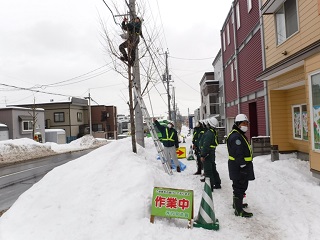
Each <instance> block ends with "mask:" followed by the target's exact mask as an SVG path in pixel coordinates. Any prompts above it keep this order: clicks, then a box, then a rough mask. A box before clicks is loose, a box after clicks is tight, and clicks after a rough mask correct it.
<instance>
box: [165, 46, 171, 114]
mask: <svg viewBox="0 0 320 240" xmlns="http://www.w3.org/2000/svg"><path fill="white" fill-rule="evenodd" d="M165 55H166V74H165V76H166V81H167V95H168V119H169V120H172V118H171V107H170V100H171V97H170V75H169V67H168V52H167V51H166V52H165Z"/></svg>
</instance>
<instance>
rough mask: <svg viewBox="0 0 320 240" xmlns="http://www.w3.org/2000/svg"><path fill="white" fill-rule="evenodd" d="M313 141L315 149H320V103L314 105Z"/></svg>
mask: <svg viewBox="0 0 320 240" xmlns="http://www.w3.org/2000/svg"><path fill="white" fill-rule="evenodd" d="M313 136H314V137H313V141H314V149H318V150H319V149H320V105H319V106H313Z"/></svg>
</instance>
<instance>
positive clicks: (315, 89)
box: [310, 72, 320, 151]
mask: <svg viewBox="0 0 320 240" xmlns="http://www.w3.org/2000/svg"><path fill="white" fill-rule="evenodd" d="M310 80H311V84H310V94H311V98H310V109H311V114H310V116H311V119H310V120H311V124H310V125H311V136H312V137H311V138H312V149H313V150H318V151H320V72H318V73H316V74H314V75H311V77H310Z"/></svg>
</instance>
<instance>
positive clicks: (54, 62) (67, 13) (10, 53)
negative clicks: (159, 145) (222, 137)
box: [0, 0, 232, 116]
mask: <svg viewBox="0 0 320 240" xmlns="http://www.w3.org/2000/svg"><path fill="white" fill-rule="evenodd" d="M105 2H106V3H107V4H108V6H109V7H110V8H111V11H112V12H113V14H114V15H117V14H123V13H125V11H126V5H125V1H120V0H117V1H115V0H113V1H111V0H105ZM136 3H137V8H136V9H137V13H138V15H139V16H142V18H143V19H144V23H143V31H144V36H145V38H146V40H147V41H149V39H150V38H152V39H153V45H152V48H150V50H151V51H152V52H153V53H154V54H155V55H154V58H155V59H156V61H155V62H157V68H153V71H154V72H156V74H153V79H154V80H153V82H154V84H150V85H149V86H150V87H152V88H151V89H150V94H149V97H150V99H151V100H150V102H151V105H150V104H149V99H148V98H145V102H146V103H147V104H148V108H149V113H150V114H151V115H153V114H154V115H156V116H159V115H162V116H166V114H167V97H166V95H165V88H164V86H163V84H162V83H161V81H160V76H159V74H163V71H164V65H163V64H160V63H159V61H160V60H161V61H162V62H163V63H164V61H165V55H164V53H165V51H168V52H169V71H170V75H172V80H174V82H173V83H172V85H173V86H174V87H175V89H176V91H175V93H176V94H175V95H176V103H177V105H178V108H179V110H180V112H181V113H182V114H183V115H187V114H188V110H189V112H190V113H193V112H194V110H195V109H196V108H198V107H199V106H200V90H199V82H200V80H201V78H202V76H203V74H204V72H206V71H213V68H212V62H213V59H214V57H215V56H216V55H217V53H218V51H219V49H220V29H221V28H222V24H223V22H224V20H225V19H226V17H227V14H228V12H229V10H230V8H231V3H232V1H231V0H226V1H217V0H215V1H214V0H201V1H199V2H194V1H183V0H176V1H169V0H149V1H147V0H137V1H136ZM111 11H110V10H109V9H108V8H107V7H106V5H105V4H104V3H103V1H102V0H99V1H98V0H68V1H65V0H55V1H48V0H29V1H23V0H12V1H5V2H3V3H2V4H1V8H0V33H1V38H0V83H1V84H2V85H0V107H4V106H5V105H6V104H7V105H14V104H24V103H32V102H33V100H34V99H35V101H36V102H48V101H50V100H51V99H53V100H54V101H66V100H68V97H69V96H75V97H87V96H88V94H89V91H90V94H91V97H92V99H93V100H94V101H95V102H97V103H98V104H100V105H114V106H117V108H118V113H122V114H128V113H129V111H128V105H127V101H128V89H127V85H128V82H127V79H125V78H124V77H123V76H121V74H119V73H118V72H116V71H115V70H114V68H115V66H116V67H117V68H118V69H123V64H122V63H121V62H119V61H117V62H116V63H114V62H113V61H112V58H111V57H110V54H109V53H108V51H107V49H106V47H105V44H104V43H105V42H104V39H103V38H102V36H101V32H102V29H103V28H102V26H101V24H100V22H101V21H102V22H103V23H104V24H105V29H106V30H107V32H108V35H109V37H110V38H111V39H112V41H113V44H114V46H115V48H116V50H117V48H118V45H119V44H120V43H121V42H122V39H121V38H120V36H119V34H121V29H120V27H119V25H117V24H116V23H115V22H114V20H113V17H112V14H111ZM116 21H117V23H120V22H121V18H116ZM140 48H141V51H142V52H141V53H142V54H141V56H143V59H142V62H143V60H148V59H149V62H150V57H149V56H148V53H146V54H145V55H144V54H143V53H145V51H144V52H143V49H145V43H144V42H143V41H141V42H140ZM199 59H201V60H199ZM145 62H146V61H145ZM145 62H144V63H142V64H143V66H141V70H140V71H141V75H142V79H141V85H142V88H143V87H144V85H145V84H146V81H147V80H146V78H144V77H143V76H145V75H146V74H145V71H146V70H144V69H146V68H147V64H145ZM157 72H159V74H158V73H157ZM16 87H19V88H25V89H30V88H32V89H34V90H38V91H39V92H32V91H28V90H21V89H17V88H16ZM40 91H42V92H43V93H42V92H40ZM48 93H52V94H48ZM95 102H93V104H96V103H95ZM151 106H152V108H151Z"/></svg>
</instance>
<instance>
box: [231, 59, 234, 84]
mask: <svg viewBox="0 0 320 240" xmlns="http://www.w3.org/2000/svg"><path fill="white" fill-rule="evenodd" d="M230 71H231V82H233V81H234V74H233V63H231V64H230Z"/></svg>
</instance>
